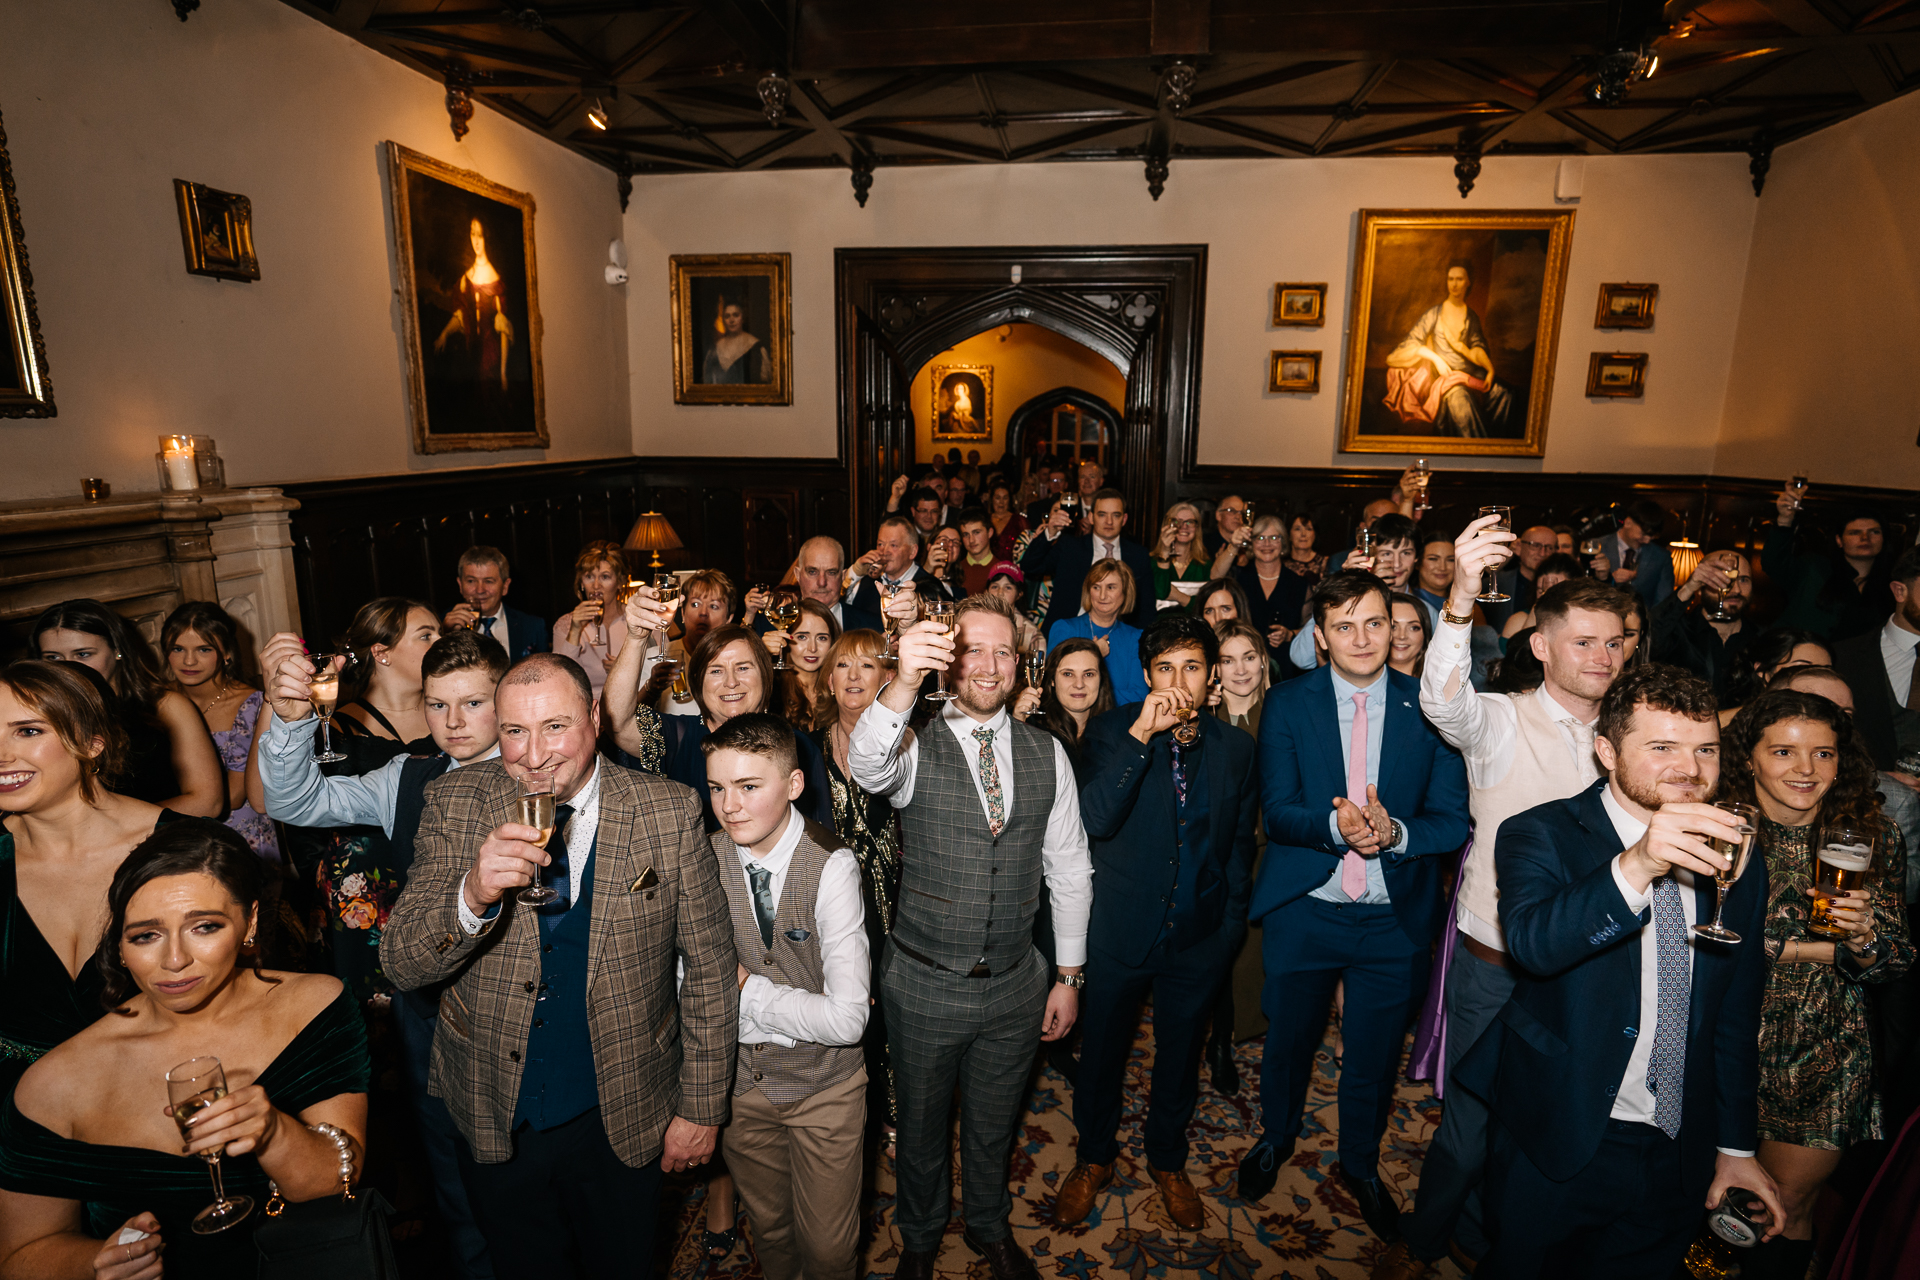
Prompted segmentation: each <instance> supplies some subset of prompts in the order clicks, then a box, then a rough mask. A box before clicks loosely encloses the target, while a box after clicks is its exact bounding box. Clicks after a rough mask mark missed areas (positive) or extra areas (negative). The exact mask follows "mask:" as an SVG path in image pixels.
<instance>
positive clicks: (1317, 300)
mask: <svg viewBox="0 0 1920 1280" xmlns="http://www.w3.org/2000/svg"><path fill="white" fill-rule="evenodd" d="M1326 322H1327V286H1326V285H1325V284H1324V283H1322V284H1276V285H1274V286H1273V323H1274V326H1275V327H1276V328H1283V329H1284V328H1308V329H1317V328H1319V327H1320V326H1321V325H1323V324H1325V323H1326Z"/></svg>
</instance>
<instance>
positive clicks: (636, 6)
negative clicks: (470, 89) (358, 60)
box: [364, 0, 690, 31]
mask: <svg viewBox="0 0 1920 1280" xmlns="http://www.w3.org/2000/svg"><path fill="white" fill-rule="evenodd" d="M523 7H524V6H509V7H507V8H502V9H442V10H440V11H439V12H437V13H376V14H374V15H372V16H371V17H369V18H368V19H367V20H366V24H365V27H364V29H365V30H367V31H399V30H405V29H407V28H411V27H513V26H519V25H520V19H519V14H520V9H521V8H523ZM688 7H690V6H688V5H685V4H677V3H664V4H661V3H651V2H650V0H608V2H607V3H601V4H549V5H542V6H541V7H540V17H541V19H542V21H544V22H548V23H552V22H559V21H564V20H565V19H568V18H598V17H612V16H618V15H620V14H624V13H659V12H661V11H663V10H670V9H683V8H688Z"/></svg>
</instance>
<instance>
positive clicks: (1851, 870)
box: [1807, 824, 1880, 939]
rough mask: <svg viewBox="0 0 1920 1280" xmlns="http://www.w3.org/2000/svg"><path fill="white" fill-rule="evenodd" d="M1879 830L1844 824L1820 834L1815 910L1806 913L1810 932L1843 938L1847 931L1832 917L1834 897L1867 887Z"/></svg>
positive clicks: (1814, 884)
mask: <svg viewBox="0 0 1920 1280" xmlns="http://www.w3.org/2000/svg"><path fill="white" fill-rule="evenodd" d="M1879 842H1880V837H1879V835H1878V833H1876V832H1872V831H1868V830H1866V829H1865V828H1864V827H1850V826H1845V825H1841V824H1836V825H1834V826H1831V827H1828V828H1826V829H1825V830H1824V831H1822V832H1821V833H1820V849H1819V852H1817V853H1816V854H1815V855H1814V858H1815V862H1814V876H1813V910H1812V911H1810V912H1808V914H1807V932H1808V933H1810V934H1813V935H1814V936H1815V937H1818V938H1833V939H1840V938H1844V937H1846V936H1847V931H1846V930H1845V929H1842V928H1841V927H1840V924H1839V922H1838V921H1836V920H1835V919H1834V918H1833V900H1834V899H1835V898H1837V897H1839V896H1840V895H1841V894H1843V893H1846V892H1848V891H1849V890H1852V889H1864V888H1866V885H1867V875H1868V873H1869V872H1871V871H1872V870H1873V851H1874V848H1875V846H1876V845H1878V844H1879Z"/></svg>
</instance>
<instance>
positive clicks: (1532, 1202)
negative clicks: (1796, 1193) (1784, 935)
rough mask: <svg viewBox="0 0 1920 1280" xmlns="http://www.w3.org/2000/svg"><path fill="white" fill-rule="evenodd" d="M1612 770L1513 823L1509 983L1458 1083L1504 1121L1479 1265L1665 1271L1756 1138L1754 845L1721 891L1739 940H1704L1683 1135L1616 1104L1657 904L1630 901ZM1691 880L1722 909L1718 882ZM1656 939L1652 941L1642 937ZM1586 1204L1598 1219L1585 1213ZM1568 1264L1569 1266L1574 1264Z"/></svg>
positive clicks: (1503, 866)
mask: <svg viewBox="0 0 1920 1280" xmlns="http://www.w3.org/2000/svg"><path fill="white" fill-rule="evenodd" d="M1607 785H1608V783H1607V780H1606V779H1604V778H1602V779H1601V780H1600V781H1599V782H1596V783H1595V784H1594V785H1593V786H1592V787H1591V788H1589V789H1588V790H1586V791H1583V792H1581V793H1580V794H1579V795H1577V796H1573V797H1571V798H1570V799H1566V800H1556V801H1554V802H1553V803H1551V804H1543V805H1541V806H1540V807H1538V808H1536V809H1529V810H1527V811H1526V812H1525V813H1522V814H1518V815H1516V816H1514V817H1511V818H1508V819H1507V820H1506V822H1504V823H1503V824H1501V827H1500V834H1499V836H1498V841H1497V843H1496V845H1495V848H1494V857H1495V860H1496V862H1497V864H1498V868H1499V879H1500V919H1501V924H1502V925H1503V926H1504V927H1505V930H1506V939H1507V954H1508V956H1509V957H1510V958H1511V959H1512V961H1513V963H1514V965H1515V966H1516V970H1515V972H1516V977H1517V981H1516V983H1515V986H1514V992H1513V997H1512V999H1510V1000H1509V1001H1508V1002H1507V1004H1506V1007H1504V1008H1503V1009H1501V1011H1500V1013H1499V1015H1498V1016H1497V1017H1496V1019H1495V1020H1494V1023H1493V1025H1492V1026H1491V1027H1489V1028H1488V1029H1487V1032H1486V1034H1485V1035H1483V1036H1482V1037H1481V1038H1480V1039H1479V1040H1478V1041H1476V1042H1475V1043H1474V1045H1473V1047H1472V1048H1471V1049H1470V1050H1468V1052H1467V1054H1466V1056H1465V1058H1463V1059H1462V1060H1461V1063H1460V1066H1459V1069H1458V1070H1457V1071H1456V1072H1455V1074H1454V1079H1455V1080H1456V1081H1457V1082H1459V1084H1460V1085H1461V1086H1462V1087H1463V1088H1467V1089H1471V1090H1472V1091H1473V1092H1475V1093H1477V1094H1479V1095H1480V1096H1481V1097H1483V1098H1485V1099H1486V1100H1487V1105H1488V1108H1489V1110H1490V1111H1491V1112H1492V1114H1493V1117H1494V1120H1495V1122H1496V1123H1495V1132H1494V1138H1493V1155H1492V1159H1491V1160H1490V1162H1489V1177H1488V1183H1487V1210H1488V1218H1489V1221H1488V1226H1489V1228H1490V1233H1491V1234H1492V1235H1493V1239H1494V1251H1493V1253H1491V1254H1489V1255H1488V1257H1487V1258H1486V1259H1484V1260H1483V1261H1482V1264H1481V1271H1480V1272H1479V1273H1477V1274H1483V1275H1488V1276H1499V1275H1515V1276H1519V1275H1526V1276H1531V1275H1534V1274H1536V1273H1537V1272H1538V1271H1539V1270H1540V1268H1541V1267H1542V1266H1543V1265H1547V1266H1548V1269H1549V1270H1552V1269H1553V1267H1552V1266H1551V1265H1548V1264H1550V1262H1551V1260H1552V1259H1553V1258H1554V1257H1555V1256H1556V1255H1558V1256H1561V1257H1563V1258H1565V1259H1567V1260H1568V1261H1567V1266H1568V1267H1571V1266H1573V1265H1574V1263H1573V1261H1572V1260H1573V1259H1578V1260H1579V1262H1580V1264H1581V1265H1584V1266H1587V1267H1591V1268H1593V1269H1595V1270H1597V1271H1600V1272H1601V1273H1603V1274H1609V1275H1666V1274H1669V1273H1670V1272H1671V1271H1672V1270H1673V1267H1674V1266H1675V1264H1677V1263H1678V1262H1679V1260H1680V1256H1681V1254H1682V1253H1684V1252H1685V1250H1686V1247H1687V1244H1688V1242H1689V1241H1690V1240H1691V1239H1692V1235H1693V1232H1694V1230H1695V1229H1696V1228H1697V1226H1698V1222H1699V1215H1700V1205H1701V1201H1702V1200H1703V1198H1704V1197H1705V1195H1706V1191H1707V1187H1708V1186H1709V1185H1710V1184H1711V1183H1712V1181H1713V1171H1714V1162H1715V1159H1716V1154H1715V1149H1716V1148H1718V1147H1726V1148H1729V1149H1731V1150H1736V1151H1752V1150H1755V1149H1756V1147H1757V1146H1758V1142H1759V1140H1758V1137H1757V1125H1758V1115H1757V1110H1756V1106H1757V1104H1756V1100H1755V1095H1756V1092H1757V1090H1758V1087H1759V1075H1760V1070H1759V1038H1760V998H1761V992H1762V989H1763V986H1764V984H1765V981H1766V971H1767V961H1766V953H1765V951H1764V950H1763V949H1762V935H1761V925H1762V922H1763V918H1764V916H1765V912H1766V902H1767V872H1766V859H1765V858H1764V857H1762V856H1761V855H1760V854H1759V852H1758V851H1756V852H1755V854H1754V856H1753V858H1752V859H1751V861H1750V862H1749V864H1748V867H1747V870H1746V873H1745V874H1744V875H1742V876H1741V878H1740V880H1739V881H1738V882H1737V883H1736V884H1735V885H1734V887H1733V889H1732V890H1731V891H1730V892H1729V893H1728V894H1727V901H1726V911H1725V923H1726V924H1727V926H1728V927H1729V928H1731V929H1732V930H1734V932H1736V933H1738V934H1740V935H1741V937H1742V939H1743V940H1742V941H1741V942H1739V943H1715V942H1705V941H1697V940H1696V941H1692V942H1691V943H1690V950H1691V954H1692V988H1691V992H1690V1006H1689V1011H1688V1024H1687V1059H1686V1089H1685V1100H1684V1104H1683V1110H1682V1113H1681V1120H1680V1132H1679V1137H1678V1139H1677V1140H1668V1139H1667V1138H1666V1136H1665V1135H1664V1134H1663V1133H1661V1132H1660V1131H1659V1130H1657V1129H1654V1128H1652V1127H1651V1126H1648V1125H1639V1124H1626V1123H1625V1122H1621V1121H1615V1120H1613V1119H1612V1118H1611V1112H1612V1110H1613V1106H1614V1099H1615V1095H1616V1094H1617V1092H1618V1090H1619V1087H1620V1084H1621V1080H1622V1078H1623V1076H1624V1075H1625V1073H1626V1070H1627V1060H1628V1057H1629V1056H1630V1055H1631V1054H1632V1052H1633V1047H1634V1041H1635V1040H1636V1039H1637V1038H1638V1037H1639V1036H1641V1035H1652V1034H1654V1030H1655V1029H1654V1028H1653V1027H1651V1026H1642V1025H1641V1009H1640V966H1641V965H1642V964H1648V963H1653V962H1654V956H1653V954H1652V951H1651V944H1652V941H1653V937H1652V932H1651V930H1650V928H1649V927H1648V926H1649V925H1650V924H1651V921H1652V912H1651V910H1648V911H1646V912H1643V913H1640V914H1636V913H1634V912H1633V911H1631V910H1629V909H1628V906H1627V902H1626V899H1625V898H1624V897H1623V896H1622V895H1621V893H1620V889H1619V886H1618V885H1617V884H1616V883H1615V881H1614V877H1613V869H1612V863H1613V860H1614V858H1615V857H1616V856H1617V855H1618V854H1619V853H1620V851H1621V847H1622V846H1621V840H1620V835H1619V833H1618V832H1617V831H1616V830H1615V828H1614V825H1613V821H1612V819H1611V818H1610V817H1609V815H1608V814H1607V811H1606V809H1605V807H1604V806H1603V805H1602V803H1601V799H1600V797H1601V794H1602V791H1603V789H1604V788H1605V787H1606V786H1607ZM1699 880H1700V883H1699V884H1697V885H1696V887H1695V893H1696V895H1697V897H1696V900H1695V905H1696V911H1697V918H1698V919H1700V920H1703V921H1704V920H1710V919H1712V918H1713V885H1712V882H1711V881H1709V880H1706V878H1705V877H1700V878H1699ZM1643 944H1644V945H1643ZM1583 1215H1586V1216H1585V1217H1584V1218H1583ZM1565 1273H1567V1274H1571V1271H1566V1272H1565Z"/></svg>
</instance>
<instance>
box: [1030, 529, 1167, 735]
mask: <svg viewBox="0 0 1920 1280" xmlns="http://www.w3.org/2000/svg"><path fill="white" fill-rule="evenodd" d="M1135 590H1136V587H1135V584H1134V581H1133V570H1131V569H1129V568H1127V566H1126V564H1125V562H1123V561H1120V560H1096V561H1094V562H1093V567H1092V568H1091V569H1088V570H1087V576H1086V578H1085V579H1084V580H1083V581H1082V582H1081V584H1080V616H1079V617H1077V618H1056V619H1055V620H1054V623H1053V626H1052V627H1051V628H1050V629H1049V630H1048V631H1047V644H1048V646H1049V647H1051V646H1053V645H1057V644H1059V643H1060V642H1061V641H1062V640H1070V639H1072V638H1073V637H1075V636H1079V637H1080V638H1082V639H1085V640H1091V641H1093V642H1094V644H1095V645H1096V646H1098V647H1099V649H1100V656H1101V657H1102V658H1104V659H1106V663H1107V671H1108V673H1109V674H1110V675H1111V676H1112V677H1113V696H1114V700H1115V701H1116V702H1118V703H1119V704H1120V705H1121V706H1123V707H1124V706H1127V705H1129V704H1131V703H1135V702H1143V701H1145V700H1146V696H1147V676H1146V672H1145V671H1144V670H1143V669H1142V668H1141V666H1140V628H1138V627H1136V626H1134V625H1133V624H1132V623H1130V622H1127V621H1125V619H1126V618H1127V616H1128V615H1130V614H1131V613H1132V612H1133V606H1134V599H1135V597H1134V592H1135Z"/></svg>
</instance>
